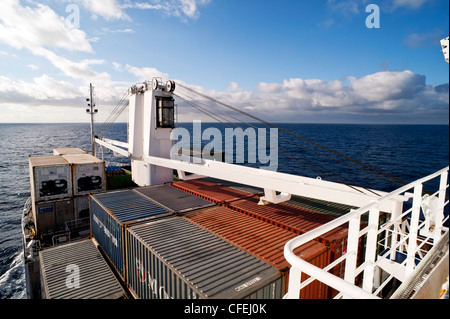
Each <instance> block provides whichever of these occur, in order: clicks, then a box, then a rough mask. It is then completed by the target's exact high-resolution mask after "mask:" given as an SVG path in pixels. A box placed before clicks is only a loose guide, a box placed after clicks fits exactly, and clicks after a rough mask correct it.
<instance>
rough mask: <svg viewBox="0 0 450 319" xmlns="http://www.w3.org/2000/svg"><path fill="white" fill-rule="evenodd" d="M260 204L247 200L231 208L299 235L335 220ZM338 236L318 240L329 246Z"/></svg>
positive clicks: (286, 207) (313, 213) (343, 231)
mask: <svg viewBox="0 0 450 319" xmlns="http://www.w3.org/2000/svg"><path fill="white" fill-rule="evenodd" d="M258 202H259V199H258V198H247V199H243V200H238V201H234V202H232V203H229V206H230V207H231V208H232V209H234V210H237V211H239V212H242V213H244V214H247V215H249V216H252V217H254V218H257V219H260V220H263V221H265V222H267V223H270V224H273V225H276V226H278V227H281V228H284V229H287V230H289V231H291V232H293V233H295V234H298V235H301V234H304V233H306V232H308V231H311V230H313V229H315V228H317V227H319V226H321V225H324V224H326V223H328V222H330V221H332V220H334V219H335V218H334V217H332V216H329V215H326V214H321V213H318V212H314V211H310V210H306V209H303V208H301V207H297V206H293V205H288V204H285V203H280V204H269V205H258ZM341 233H342V235H343V236H344V235H345V236H346V232H345V230H344V229H342V232H341ZM337 235H339V232H336V231H333V232H332V233H326V234H324V235H323V236H321V237H319V238H318V240H319V241H321V242H323V243H326V244H328V243H330V242H332V241H335V240H338V238H337V237H336V236H337ZM330 236H331V237H330Z"/></svg>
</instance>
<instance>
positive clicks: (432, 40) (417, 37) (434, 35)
mask: <svg viewBox="0 0 450 319" xmlns="http://www.w3.org/2000/svg"><path fill="white" fill-rule="evenodd" d="M445 36H446V33H445V32H444V31H442V30H440V29H435V30H432V31H428V32H422V33H411V34H410V35H409V36H408V37H407V38H406V39H405V40H404V41H403V43H404V44H405V45H406V46H408V47H410V48H413V49H416V48H421V47H425V46H436V44H437V43H439V42H440V40H441V39H442V38H444V37H445Z"/></svg>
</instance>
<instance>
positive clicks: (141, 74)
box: [125, 64, 169, 82]
mask: <svg viewBox="0 0 450 319" xmlns="http://www.w3.org/2000/svg"><path fill="white" fill-rule="evenodd" d="M125 69H126V70H127V71H128V72H129V73H131V74H133V75H134V76H135V77H136V80H137V81H138V82H143V81H150V80H152V79H153V78H154V77H160V78H162V79H163V81H164V80H168V79H169V75H168V74H167V73H163V72H161V71H159V70H157V69H155V68H152V67H143V68H138V67H135V66H132V65H129V64H127V65H126V66H125Z"/></svg>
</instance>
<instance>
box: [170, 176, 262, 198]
mask: <svg viewBox="0 0 450 319" xmlns="http://www.w3.org/2000/svg"><path fill="white" fill-rule="evenodd" d="M172 186H174V187H176V188H178V189H181V190H184V191H185V192H188V193H191V194H194V195H196V196H199V197H201V198H204V199H207V200H209V201H211V202H214V203H218V204H220V203H230V202H233V201H236V200H239V199H243V198H250V197H253V196H255V195H254V194H251V193H248V192H243V191H241V190H238V189H234V188H231V187H227V186H223V185H220V184H217V183H213V182H210V181H206V180H202V179H197V180H192V181H178V182H173V183H172Z"/></svg>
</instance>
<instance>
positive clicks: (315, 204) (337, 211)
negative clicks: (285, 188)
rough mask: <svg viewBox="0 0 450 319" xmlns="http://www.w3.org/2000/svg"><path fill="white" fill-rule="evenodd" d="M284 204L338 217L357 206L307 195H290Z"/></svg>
mask: <svg viewBox="0 0 450 319" xmlns="http://www.w3.org/2000/svg"><path fill="white" fill-rule="evenodd" d="M286 204H290V205H294V206H298V207H301V208H304V209H308V210H311V211H315V212H319V213H323V214H327V215H330V216H333V217H335V218H339V217H341V216H342V215H345V214H347V213H349V212H350V210H352V209H356V208H357V207H354V206H349V205H344V204H339V203H333V202H328V201H324V200H318V199H313V198H308V197H301V196H295V195H292V197H291V199H290V200H288V201H286Z"/></svg>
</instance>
